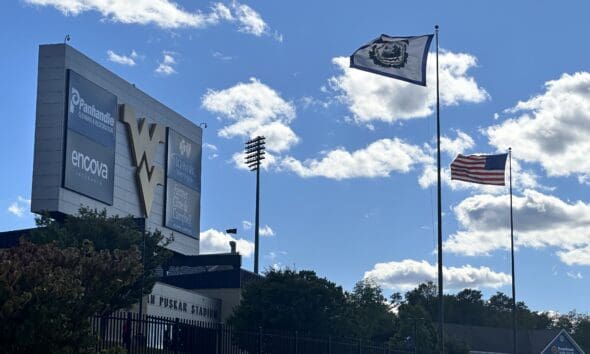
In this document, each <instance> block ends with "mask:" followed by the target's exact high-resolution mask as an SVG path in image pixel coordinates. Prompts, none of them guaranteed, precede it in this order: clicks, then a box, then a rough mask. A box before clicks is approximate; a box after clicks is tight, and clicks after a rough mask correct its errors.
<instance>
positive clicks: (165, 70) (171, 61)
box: [156, 50, 176, 76]
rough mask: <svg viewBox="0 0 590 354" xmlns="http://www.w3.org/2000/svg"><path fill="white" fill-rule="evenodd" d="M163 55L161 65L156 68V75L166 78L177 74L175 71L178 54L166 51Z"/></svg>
mask: <svg viewBox="0 0 590 354" xmlns="http://www.w3.org/2000/svg"><path fill="white" fill-rule="evenodd" d="M162 55H163V58H162V61H161V62H160V63H158V64H159V65H158V67H157V68H156V73H158V74H161V75H164V76H168V75H172V74H175V73H176V70H175V69H174V66H175V65H176V59H175V58H174V56H175V55H176V53H174V52H169V51H166V50H165V51H163V52H162Z"/></svg>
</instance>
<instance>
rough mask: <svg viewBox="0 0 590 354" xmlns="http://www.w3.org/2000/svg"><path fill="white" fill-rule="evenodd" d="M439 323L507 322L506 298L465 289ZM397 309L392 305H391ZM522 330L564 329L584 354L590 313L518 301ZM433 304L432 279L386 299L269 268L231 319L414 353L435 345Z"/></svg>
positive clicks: (373, 288) (243, 325)
mask: <svg viewBox="0 0 590 354" xmlns="http://www.w3.org/2000/svg"><path fill="white" fill-rule="evenodd" d="M444 301H445V307H444V311H445V313H444V316H445V322H447V323H457V324H462V325H472V326H488V327H503V328H510V327H511V326H512V299H511V298H510V297H508V296H507V295H505V294H503V293H501V292H498V293H496V294H494V295H492V296H491V297H490V298H489V299H487V300H485V299H484V297H483V294H482V292H481V291H479V290H476V289H464V290H462V291H460V292H458V293H457V294H447V295H445V296H444ZM392 309H395V311H392ZM517 316H518V324H519V327H520V328H522V329H550V328H559V329H561V328H563V329H565V330H567V331H568V332H570V333H572V335H573V337H574V339H575V340H576V341H577V342H578V344H580V346H581V347H582V348H583V349H584V350H585V351H587V352H590V350H589V348H588V346H589V345H590V317H589V316H588V315H580V314H577V313H575V312H571V313H569V314H567V315H560V316H557V317H556V316H554V315H550V314H549V313H547V312H536V311H532V310H530V309H529V308H528V307H527V306H526V304H524V303H523V302H519V303H517ZM438 318H439V303H438V291H437V287H436V285H434V284H433V283H432V282H429V283H423V284H420V285H419V286H418V287H416V288H415V289H412V290H410V291H408V292H406V293H405V294H404V295H403V296H402V294H400V293H394V294H393V295H392V296H391V298H390V300H389V301H387V299H386V298H385V297H384V296H383V293H382V291H381V288H380V287H379V286H378V285H376V284H375V283H372V282H371V281H367V280H364V281H361V282H359V283H357V284H356V286H355V287H354V289H353V291H352V292H346V291H344V290H343V289H342V288H341V287H339V286H336V285H335V284H334V283H332V282H330V281H329V280H327V279H324V278H320V277H318V276H317V275H316V274H315V273H314V272H312V271H300V272H296V271H293V270H289V269H287V270H270V271H269V272H267V273H266V277H265V278H264V279H261V280H259V281H257V282H255V283H251V284H250V285H248V286H247V287H246V288H245V289H244V291H243V299H242V302H241V304H240V306H239V307H238V308H237V309H236V310H235V312H234V314H233V316H232V318H231V319H230V323H232V324H234V325H235V326H236V327H237V328H238V329H240V330H248V329H250V330H252V329H257V328H258V327H263V328H273V329H282V330H289V331H298V332H299V333H311V334H314V335H333V336H351V337H356V338H362V339H372V340H376V341H389V343H390V344H391V345H392V346H394V347H396V348H399V349H405V350H414V349H415V348H416V349H417V351H418V352H436V351H437V350H438V345H439V344H438V333H437V326H438ZM445 352H446V353H468V352H469V347H468V346H467V344H466V343H465V342H463V341H461V340H460V339H458V338H452V337H447V338H445Z"/></svg>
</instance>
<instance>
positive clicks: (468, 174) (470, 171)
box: [451, 154, 508, 186]
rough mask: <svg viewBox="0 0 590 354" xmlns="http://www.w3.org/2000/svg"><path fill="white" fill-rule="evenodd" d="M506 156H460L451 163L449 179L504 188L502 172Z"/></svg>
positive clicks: (504, 167)
mask: <svg viewBox="0 0 590 354" xmlns="http://www.w3.org/2000/svg"><path fill="white" fill-rule="evenodd" d="M507 157H508V154H500V155H467V156H465V155H461V154H459V155H458V156H457V157H456V158H455V160H454V161H453V162H451V179H456V180H459V181H465V182H472V183H479V184H491V185H495V186H504V185H505V184H504V171H505V170H506V158H507Z"/></svg>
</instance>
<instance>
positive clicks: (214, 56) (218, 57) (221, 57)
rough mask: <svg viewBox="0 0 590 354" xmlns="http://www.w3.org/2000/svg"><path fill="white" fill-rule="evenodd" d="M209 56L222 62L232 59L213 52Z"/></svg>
mask: <svg viewBox="0 0 590 354" xmlns="http://www.w3.org/2000/svg"><path fill="white" fill-rule="evenodd" d="M211 55H212V56H213V58H216V59H219V60H223V61H229V60H232V59H233V57H231V56H229V55H225V54H223V53H222V52H213V54H211Z"/></svg>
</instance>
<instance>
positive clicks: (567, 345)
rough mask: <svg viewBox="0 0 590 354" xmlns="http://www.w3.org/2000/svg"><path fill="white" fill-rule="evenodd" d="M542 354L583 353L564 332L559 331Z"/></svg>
mask: <svg viewBox="0 0 590 354" xmlns="http://www.w3.org/2000/svg"><path fill="white" fill-rule="evenodd" d="M542 354H583V352H582V350H581V349H580V347H579V346H578V345H577V344H576V343H574V342H573V340H572V339H571V337H570V336H569V335H567V334H566V333H565V331H561V333H559V335H558V336H557V337H556V338H555V339H553V341H551V343H549V345H548V346H547V347H546V348H545V350H543V352H542Z"/></svg>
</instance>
